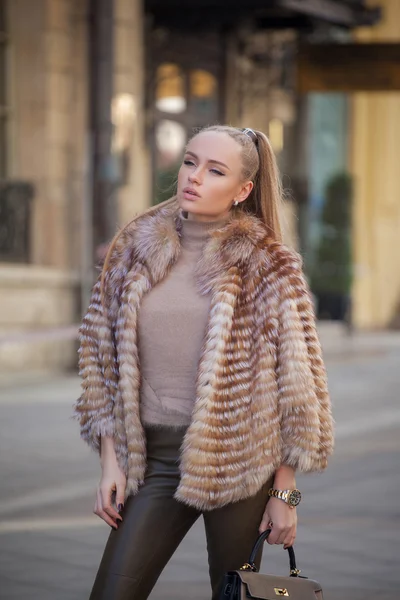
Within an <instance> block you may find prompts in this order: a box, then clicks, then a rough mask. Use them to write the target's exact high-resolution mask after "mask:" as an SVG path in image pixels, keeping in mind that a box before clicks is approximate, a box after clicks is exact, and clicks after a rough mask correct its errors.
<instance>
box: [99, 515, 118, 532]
mask: <svg viewBox="0 0 400 600" xmlns="http://www.w3.org/2000/svg"><path fill="white" fill-rule="evenodd" d="M97 515H98V516H99V517H100V519H103V521H105V522H106V523H107V525H109V526H110V527H112V528H113V529H118V525H117V523H116V522H115V521H113V519H112V518H111V517H110V516H108V514H107V513H106V512H105V511H104V510H99V511H98V513H97Z"/></svg>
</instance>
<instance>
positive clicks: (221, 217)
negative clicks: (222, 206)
mask: <svg viewBox="0 0 400 600" xmlns="http://www.w3.org/2000/svg"><path fill="white" fill-rule="evenodd" d="M229 213H230V211H229V210H228V211H226V212H224V213H222V214H218V215H211V216H210V215H199V214H197V213H192V212H188V211H182V215H183V217H184V218H185V219H187V220H188V221H196V222H198V223H216V222H223V221H226V220H227V219H228V217H229Z"/></svg>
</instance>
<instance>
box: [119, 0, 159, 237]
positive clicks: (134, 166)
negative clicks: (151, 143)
mask: <svg viewBox="0 0 400 600" xmlns="http://www.w3.org/2000/svg"><path fill="white" fill-rule="evenodd" d="M144 52H145V48H144V17H143V8H142V2H141V0H115V75H114V99H115V101H116V102H118V100H121V97H123V96H125V98H126V100H127V102H128V103H129V102H130V103H131V106H132V110H133V115H132V130H131V132H130V133H129V132H127V139H128V156H129V165H128V180H127V182H126V184H125V185H124V186H123V187H122V188H121V189H120V191H119V195H118V199H119V225H124V224H125V223H127V222H128V221H129V220H130V219H132V217H133V216H134V215H135V214H138V213H140V212H142V211H143V210H145V209H146V208H147V207H148V206H150V204H151V199H150V181H151V179H150V178H151V169H150V164H149V160H150V159H149V149H148V147H147V144H146V140H145V123H146V115H145V111H144V93H145V56H144Z"/></svg>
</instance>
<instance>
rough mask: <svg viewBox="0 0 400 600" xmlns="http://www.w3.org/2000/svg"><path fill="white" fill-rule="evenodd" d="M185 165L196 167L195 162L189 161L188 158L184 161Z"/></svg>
mask: <svg viewBox="0 0 400 600" xmlns="http://www.w3.org/2000/svg"><path fill="white" fill-rule="evenodd" d="M183 164H184V165H188V166H191V165H194V162H193V161H192V160H189V159H188V158H187V159H186V160H184V161H183Z"/></svg>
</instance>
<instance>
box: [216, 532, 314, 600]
mask: <svg viewBox="0 0 400 600" xmlns="http://www.w3.org/2000/svg"><path fill="white" fill-rule="evenodd" d="M270 533H271V529H267V530H266V531H264V532H263V533H262V534H261V535H260V536H259V537H258V538H257V540H256V542H255V544H254V546H253V549H252V551H251V555H250V559H249V562H248V563H245V564H244V565H243V566H242V567H241V568H240V569H239V570H238V571H228V572H227V573H225V575H224V580H223V584H222V588H221V593H220V597H219V600H248V599H249V598H254V599H255V600H258V599H260V600H277V598H290V599H291V600H323V596H322V589H321V586H320V584H319V583H318V582H317V581H314V580H313V579H308V578H307V577H303V576H302V575H300V572H301V571H300V570H299V569H298V568H297V566H296V557H295V554H294V550H293V548H288V549H287V550H288V553H289V563H290V575H289V576H288V577H279V576H276V575H264V574H263V573H259V572H258V571H257V567H256V566H255V562H254V561H255V559H256V556H257V552H258V550H259V548H260V546H261V544H263V543H264V541H265V540H266V539H267V537H268V536H269V534H270Z"/></svg>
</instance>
